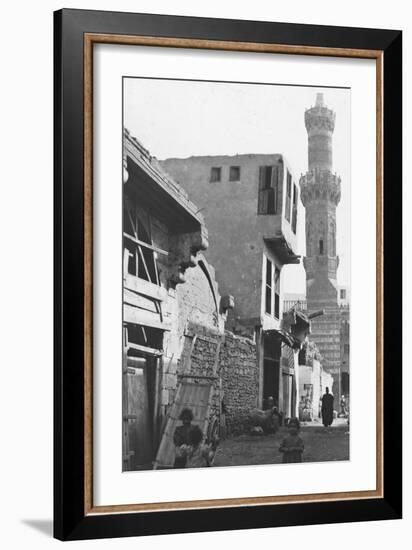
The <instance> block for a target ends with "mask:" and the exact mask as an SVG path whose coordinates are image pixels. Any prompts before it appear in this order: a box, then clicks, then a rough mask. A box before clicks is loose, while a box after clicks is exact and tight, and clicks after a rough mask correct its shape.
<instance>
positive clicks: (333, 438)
mask: <svg viewBox="0 0 412 550" xmlns="http://www.w3.org/2000/svg"><path fill="white" fill-rule="evenodd" d="M286 435H287V428H280V430H279V431H278V432H277V433H276V434H273V435H261V436H252V435H241V436H238V437H233V438H230V439H226V440H225V441H222V442H221V443H220V445H219V447H218V450H217V452H216V456H215V460H214V466H241V465H247V464H280V463H281V462H282V454H281V453H280V452H279V447H280V444H281V442H282V439H283V438H284V437H285V436H286ZM299 435H300V437H301V438H302V439H303V441H304V444H305V451H304V453H303V462H325V461H332V460H348V459H349V432H348V425H347V421H346V420H344V419H335V420H334V423H333V425H332V426H331V427H330V428H324V427H323V426H322V424H321V423H320V422H316V421H314V422H310V423H309V422H308V423H306V424H305V423H302V425H301V430H300V434H299Z"/></svg>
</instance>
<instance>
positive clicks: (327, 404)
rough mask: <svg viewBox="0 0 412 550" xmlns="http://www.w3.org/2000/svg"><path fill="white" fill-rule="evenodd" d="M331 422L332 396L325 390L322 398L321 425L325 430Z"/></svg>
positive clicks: (327, 389)
mask: <svg viewBox="0 0 412 550" xmlns="http://www.w3.org/2000/svg"><path fill="white" fill-rule="evenodd" d="M332 422H333V395H332V394H331V393H329V388H326V393H324V394H323V397H322V423H323V425H324V426H325V428H328V427H329V426H331V425H332Z"/></svg>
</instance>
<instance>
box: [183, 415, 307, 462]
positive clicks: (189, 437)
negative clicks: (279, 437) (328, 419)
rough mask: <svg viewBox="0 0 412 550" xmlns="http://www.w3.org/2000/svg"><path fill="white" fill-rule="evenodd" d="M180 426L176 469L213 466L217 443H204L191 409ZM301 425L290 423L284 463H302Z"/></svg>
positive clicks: (283, 443) (283, 442)
mask: <svg viewBox="0 0 412 550" xmlns="http://www.w3.org/2000/svg"><path fill="white" fill-rule="evenodd" d="M179 420H181V422H182V424H181V425H180V426H178V427H177V428H176V429H175V431H174V434H173V442H174V445H175V461H174V468H204V467H206V466H211V465H212V461H213V456H214V454H215V451H216V446H217V443H216V442H215V443H209V444H207V443H204V442H203V433H202V430H201V429H200V428H199V426H197V425H196V424H193V423H192V422H193V412H192V410H191V409H189V408H185V409H183V410H182V412H181V414H180V416H179ZM299 430H300V423H299V420H298V419H297V418H292V419H290V420H289V423H288V435H287V436H286V437H285V438H284V439H283V441H282V443H281V445H280V447H279V451H280V452H281V453H282V455H283V460H282V462H283V463H291V462H302V454H303V450H304V444H303V440H302V439H301V438H300V437H299Z"/></svg>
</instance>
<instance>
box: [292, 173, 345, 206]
mask: <svg viewBox="0 0 412 550" xmlns="http://www.w3.org/2000/svg"><path fill="white" fill-rule="evenodd" d="M340 183H341V178H340V176H338V175H337V174H333V173H332V172H330V171H329V170H311V171H310V172H307V173H306V174H305V175H302V176H301V177H300V180H299V185H300V197H301V199H302V203H303V205H304V206H306V205H307V204H308V203H309V202H312V201H313V200H330V201H332V202H333V203H335V205H337V204H338V203H339V201H340V196H341V191H340Z"/></svg>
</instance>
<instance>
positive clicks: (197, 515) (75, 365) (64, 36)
mask: <svg viewBox="0 0 412 550" xmlns="http://www.w3.org/2000/svg"><path fill="white" fill-rule="evenodd" d="M99 43H109V44H118V45H144V46H156V47H160V48H188V49H192V50H195V51H196V50H207V51H238V52H239V51H241V52H245V53H247V52H261V53H267V54H268V55H270V53H277V54H285V55H307V56H320V57H323V56H329V57H336V58H341V57H344V58H346V57H348V58H368V59H373V60H375V61H376V106H377V109H376V175H377V187H376V196H377V200H376V220H377V223H376V246H377V261H376V280H377V286H376V288H377V296H376V312H377V319H376V322H377V324H376V326H377V331H376V332H377V334H376V354H377V365H376V369H377V370H376V381H377V382H376V418H377V426H376V442H377V449H376V457H377V476H376V489H375V490H373V491H358V492H347V493H342V492H340V493H336V494H324V493H323V494H321V493H320V494H310V495H305V494H302V495H289V496H287V495H285V496H276V497H270V496H266V497H256V498H254V497H250V496H248V497H244V498H231V499H214V500H213V499H212V500H210V499H207V500H198V501H190V502H187V501H175V502H168V503H151V504H139V505H124V506H121V505H118V504H113V505H107V506H101V507H99V506H95V505H94V503H93V445H92V442H93V421H94V418H93V346H94V343H93V117H92V114H93V94H92V91H93V88H92V85H93V48H94V45H95V44H99ZM54 70H55V77H54V98H55V103H54V113H55V125H54V140H55V149H54V182H55V183H54V216H55V217H54V219H55V223H54V243H55V244H54V247H55V248H54V292H55V302H54V303H55V309H54V324H55V336H54V536H55V537H56V538H58V539H61V540H78V539H89V538H103V537H125V536H141V535H152V534H166V533H184V532H196V531H210V530H231V529H250V528H261V527H274V526H289V525H308V524H316V523H338V522H349V521H371V520H381V519H397V518H400V517H401V514H402V446H401V442H402V373H401V364H402V355H401V342H400V339H401V335H400V334H399V331H398V330H397V324H395V323H397V320H399V319H401V313H402V312H401V310H402V307H401V299H402V295H401V292H402V290H401V289H402V284H401V283H402V264H401V257H402V238H401V230H402V215H401V211H402V210H401V209H402V197H401V180H402V146H401V145H402V33H401V31H395V30H377V29H359V28H349V27H346V28H344V27H327V26H316V25H297V24H289V23H273V22H257V21H235V20H223V19H206V18H193V17H177V16H163V15H162V16H160V15H149V14H134V13H120V12H102V11H87V10H72V9H64V10H60V11H58V12H55V14H54ZM366 318H367V316H366ZM159 475H162V474H159Z"/></svg>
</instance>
